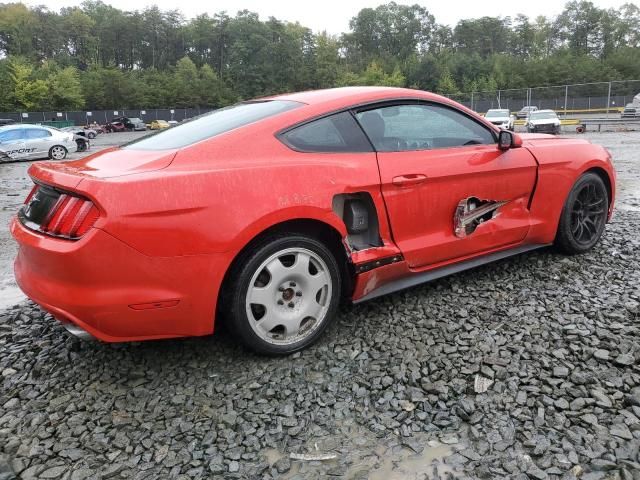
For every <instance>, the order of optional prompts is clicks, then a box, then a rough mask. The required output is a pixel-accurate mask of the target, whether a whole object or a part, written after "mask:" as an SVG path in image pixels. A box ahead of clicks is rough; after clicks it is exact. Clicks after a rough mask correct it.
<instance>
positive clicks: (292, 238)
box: [221, 233, 342, 355]
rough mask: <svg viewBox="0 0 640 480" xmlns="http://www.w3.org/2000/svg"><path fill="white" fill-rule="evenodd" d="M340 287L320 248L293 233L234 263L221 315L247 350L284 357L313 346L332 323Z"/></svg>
mask: <svg viewBox="0 0 640 480" xmlns="http://www.w3.org/2000/svg"><path fill="white" fill-rule="evenodd" d="M341 283H342V279H341V276H340V268H339V267H338V264H337V262H336V259H335V257H334V256H333V254H332V253H331V251H330V250H329V249H328V248H327V247H326V246H325V245H324V244H323V243H321V242H319V241H318V240H316V239H315V238H312V237H310V236H307V235H304V234H298V233H291V234H279V235H273V236H270V237H266V238H265V239H264V240H262V241H260V242H259V243H258V244H257V245H255V246H254V247H253V248H251V249H250V251H248V252H247V253H246V254H244V255H243V256H242V257H240V258H239V259H238V260H237V262H236V263H235V265H234V267H233V268H232V270H231V272H230V275H229V278H228V282H227V283H226V284H225V287H223V288H224V292H226V293H225V294H223V296H222V298H221V303H222V313H223V314H224V316H225V319H226V320H227V326H228V327H229V328H230V330H231V331H232V332H233V333H235V334H236V336H237V337H238V338H239V339H240V340H241V341H242V343H243V344H244V345H245V346H247V347H248V348H250V349H251V350H253V351H255V352H258V353H262V354H268V355H286V354H290V353H293V352H296V351H298V350H302V349H303V348H306V347H308V346H310V345H311V344H313V343H314V342H315V341H316V340H318V338H319V337H320V336H321V335H322V333H323V331H324V330H325V329H326V328H327V326H328V325H329V323H330V322H331V321H332V320H333V317H334V316H335V314H336V311H337V308H338V305H339V303H340V297H341ZM289 329H290V330H289ZM301 332H302V333H301Z"/></svg>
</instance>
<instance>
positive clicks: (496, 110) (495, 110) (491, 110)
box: [487, 108, 509, 112]
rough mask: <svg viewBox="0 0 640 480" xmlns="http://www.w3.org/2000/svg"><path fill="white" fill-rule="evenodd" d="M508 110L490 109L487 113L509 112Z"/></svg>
mask: <svg viewBox="0 0 640 480" xmlns="http://www.w3.org/2000/svg"><path fill="white" fill-rule="evenodd" d="M508 111H509V109H508V108H490V109H489V110H487V112H508Z"/></svg>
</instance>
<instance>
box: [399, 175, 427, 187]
mask: <svg viewBox="0 0 640 480" xmlns="http://www.w3.org/2000/svg"><path fill="white" fill-rule="evenodd" d="M426 179H427V176H426V175H423V174H421V173H408V174H406V175H399V176H397V177H393V180H391V183H393V184H394V185H395V186H396V187H410V186H411V185H418V184H419V183H422V182H424V181H425V180H426Z"/></svg>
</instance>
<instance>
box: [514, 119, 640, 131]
mask: <svg viewBox="0 0 640 480" xmlns="http://www.w3.org/2000/svg"><path fill="white" fill-rule="evenodd" d="M513 123H514V125H520V126H523V125H525V123H526V120H516V121H515V122H513ZM627 124H632V125H637V126H640V117H636V118H585V119H584V120H582V119H579V118H566V119H560V125H562V126H565V127H566V126H575V127H576V132H578V133H584V132H586V131H587V129H588V127H589V126H596V125H597V126H598V132H600V131H601V130H602V126H603V125H627Z"/></svg>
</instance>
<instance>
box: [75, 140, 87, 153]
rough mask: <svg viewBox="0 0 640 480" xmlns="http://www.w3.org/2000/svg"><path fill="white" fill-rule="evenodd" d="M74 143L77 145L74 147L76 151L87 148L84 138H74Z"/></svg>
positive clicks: (82, 150)
mask: <svg viewBox="0 0 640 480" xmlns="http://www.w3.org/2000/svg"><path fill="white" fill-rule="evenodd" d="M76 145H77V146H78V148H77V149H76V151H77V152H84V151H86V150H87V142H86V141H84V140H76Z"/></svg>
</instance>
